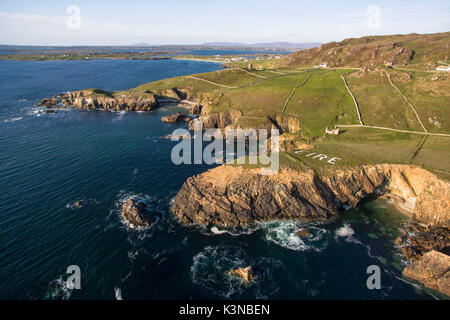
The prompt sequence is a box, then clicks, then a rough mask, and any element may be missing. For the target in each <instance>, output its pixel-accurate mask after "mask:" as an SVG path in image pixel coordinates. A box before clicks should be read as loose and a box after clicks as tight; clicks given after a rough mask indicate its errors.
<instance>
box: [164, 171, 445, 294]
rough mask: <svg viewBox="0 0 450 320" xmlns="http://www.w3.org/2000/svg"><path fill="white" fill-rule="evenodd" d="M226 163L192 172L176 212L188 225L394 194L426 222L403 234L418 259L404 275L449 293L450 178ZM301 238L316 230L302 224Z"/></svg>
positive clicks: (337, 207) (287, 215)
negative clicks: (265, 169)
mask: <svg viewBox="0 0 450 320" xmlns="http://www.w3.org/2000/svg"><path fill="white" fill-rule="evenodd" d="M260 173H261V171H260V170H259V169H248V168H243V167H235V166H229V165H223V166H220V167H217V168H214V169H211V170H209V171H207V172H204V173H202V174H199V175H197V176H194V177H191V178H188V179H187V180H186V182H185V183H184V185H183V186H182V188H181V190H180V191H179V193H178V194H177V196H176V197H175V199H174V202H173V205H172V212H173V213H174V215H175V216H176V217H177V218H178V220H179V221H180V222H181V223H183V224H201V225H208V226H210V225H217V226H225V227H232V226H242V225H249V224H252V223H255V222H258V221H268V220H284V219H300V220H307V221H311V220H325V219H328V218H330V217H333V216H336V215H338V214H340V212H342V211H343V210H344V209H345V208H348V207H355V206H357V205H358V203H359V202H360V201H362V200H364V199H368V198H371V197H378V196H381V195H383V194H388V195H390V197H392V199H394V200H395V201H396V202H397V204H398V205H399V206H400V207H401V208H402V212H404V213H406V214H407V215H409V216H410V218H411V219H412V220H413V221H416V222H418V223H420V224H417V226H419V227H415V228H414V231H415V232H414V233H405V235H404V236H403V237H401V238H399V239H397V241H396V244H397V245H398V246H401V247H402V252H403V253H404V255H405V257H406V258H407V259H408V260H410V262H411V265H410V266H408V267H407V268H406V269H405V271H404V273H403V274H404V276H405V277H407V278H411V279H413V280H416V281H419V282H421V283H422V284H423V285H425V286H426V287H428V288H430V289H433V290H437V291H439V292H440V293H442V294H445V295H449V290H448V288H449V287H450V276H449V275H450V273H449V271H450V263H449V259H450V258H449V256H448V253H449V251H450V250H449V249H450V246H449V245H450V232H449V226H450V193H449V191H450V184H449V183H448V182H446V181H443V180H440V179H438V178H437V177H436V176H435V175H433V174H431V173H430V172H428V171H426V170H424V169H422V168H420V167H415V166H409V165H391V164H380V165H366V166H360V167H346V168H339V169H335V170H332V171H328V172H323V173H320V174H319V173H317V172H315V171H313V170H312V169H306V170H304V171H299V170H294V169H281V170H280V171H279V172H278V173H275V174H273V175H261V174H260ZM296 235H297V236H299V237H305V236H308V232H307V230H306V231H304V230H299V231H298V232H297V233H296Z"/></svg>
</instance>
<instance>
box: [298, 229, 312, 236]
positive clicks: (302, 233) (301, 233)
mask: <svg viewBox="0 0 450 320" xmlns="http://www.w3.org/2000/svg"><path fill="white" fill-rule="evenodd" d="M295 235H296V236H297V237H299V238H304V237H310V236H311V232H309V230H308V229H304V228H303V229H300V230H298V231H297V232H296V233H295Z"/></svg>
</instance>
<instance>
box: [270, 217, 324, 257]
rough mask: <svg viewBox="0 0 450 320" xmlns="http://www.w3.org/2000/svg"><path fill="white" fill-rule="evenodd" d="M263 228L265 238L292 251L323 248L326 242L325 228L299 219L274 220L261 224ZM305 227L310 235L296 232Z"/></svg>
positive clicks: (319, 249) (320, 249)
mask: <svg viewBox="0 0 450 320" xmlns="http://www.w3.org/2000/svg"><path fill="white" fill-rule="evenodd" d="M262 228H263V230H265V233H266V235H265V238H266V240H268V241H271V242H273V243H275V244H277V245H279V246H281V247H283V248H286V249H289V250H294V251H307V250H315V251H319V252H320V251H322V250H324V249H325V248H326V247H327V245H328V242H327V240H326V239H324V236H325V235H326V234H327V233H328V231H327V230H326V229H323V228H319V227H317V226H316V225H312V224H309V225H308V224H305V223H304V222H300V221H275V222H267V223H264V224H263V225H262ZM304 228H306V229H307V230H308V231H309V233H310V235H308V236H304V237H300V236H298V235H297V234H296V233H297V232H298V231H299V230H301V229H304Z"/></svg>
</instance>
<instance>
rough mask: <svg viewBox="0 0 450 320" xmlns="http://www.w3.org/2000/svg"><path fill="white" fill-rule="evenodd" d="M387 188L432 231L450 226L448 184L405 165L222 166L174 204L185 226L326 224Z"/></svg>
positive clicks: (191, 182)
mask: <svg viewBox="0 0 450 320" xmlns="http://www.w3.org/2000/svg"><path fill="white" fill-rule="evenodd" d="M382 188H387V189H388V190H389V192H391V193H392V194H395V195H396V196H397V197H399V198H401V199H402V200H403V201H404V208H405V210H408V211H407V212H408V213H409V215H410V216H411V218H413V219H415V220H416V221H420V222H422V223H426V224H428V225H430V226H438V225H448V224H449V222H450V195H449V192H450V185H449V183H448V182H444V181H441V180H439V179H437V178H436V177H435V176H434V175H433V174H431V173H429V172H428V171H426V170H424V169H421V168H418V167H412V166H407V165H387V164H385V165H372V166H361V167H347V168H342V169H335V170H334V171H332V172H328V173H327V174H325V173H323V174H318V173H315V172H314V171H313V170H311V169H310V170H305V171H297V170H293V169H281V170H280V171H279V172H278V173H276V174H273V175H261V174H260V170H259V169H245V168H243V167H233V166H221V167H218V168H214V169H211V170H209V171H207V172H204V173H202V174H200V175H197V176H194V177H190V178H188V179H187V180H186V182H185V183H184V185H183V187H182V188H181V190H180V191H179V192H178V194H177V196H176V197H175V199H174V202H173V205H172V212H173V213H174V214H175V216H176V217H177V218H178V219H179V221H180V222H182V223H185V224H203V225H217V226H236V225H247V224H251V223H254V222H257V221H261V220H279V219H301V220H323V219H327V218H330V217H332V216H335V215H337V214H339V212H340V211H341V209H342V208H343V206H349V207H355V206H356V205H357V204H358V203H359V202H360V201H361V200H363V199H365V198H367V197H369V196H371V195H374V194H375V193H376V192H377V190H379V189H382Z"/></svg>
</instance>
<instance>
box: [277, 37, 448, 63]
mask: <svg viewBox="0 0 450 320" xmlns="http://www.w3.org/2000/svg"><path fill="white" fill-rule="evenodd" d="M449 43H450V32H445V33H435V34H422V35H420V34H408V35H389V36H367V37H362V38H358V39H354V38H351V39H345V40H343V41H340V42H330V43H327V44H323V45H321V46H320V47H318V48H313V49H308V50H301V51H297V52H295V53H293V54H292V55H290V56H288V57H286V58H284V60H283V64H284V65H285V66H311V65H318V64H320V63H327V64H328V66H330V67H348V66H352V67H371V66H378V65H387V64H389V65H390V64H392V65H395V66H407V65H414V66H417V67H420V68H425V69H434V68H435V67H436V66H437V65H438V61H443V62H447V63H448V62H449V59H450V46H449Z"/></svg>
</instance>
